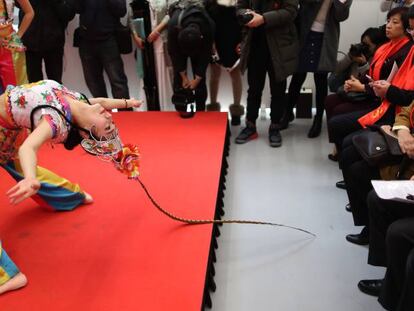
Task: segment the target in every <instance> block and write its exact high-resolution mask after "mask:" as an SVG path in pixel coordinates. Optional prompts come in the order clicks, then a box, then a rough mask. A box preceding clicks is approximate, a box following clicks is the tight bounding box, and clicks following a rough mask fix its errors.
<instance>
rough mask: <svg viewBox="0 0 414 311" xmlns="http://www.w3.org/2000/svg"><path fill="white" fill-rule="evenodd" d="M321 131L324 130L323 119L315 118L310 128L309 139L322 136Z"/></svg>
mask: <svg viewBox="0 0 414 311" xmlns="http://www.w3.org/2000/svg"><path fill="white" fill-rule="evenodd" d="M321 129H322V117H320V116H315V118H314V119H313V124H312V127H311V128H310V130H309V132H308V137H309V138H315V137H318V136H319V135H320V134H321Z"/></svg>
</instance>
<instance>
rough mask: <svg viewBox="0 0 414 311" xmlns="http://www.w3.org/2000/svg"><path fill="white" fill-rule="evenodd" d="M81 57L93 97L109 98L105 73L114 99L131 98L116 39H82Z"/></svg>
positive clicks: (87, 83)
mask: <svg viewBox="0 0 414 311" xmlns="http://www.w3.org/2000/svg"><path fill="white" fill-rule="evenodd" d="M79 56H80V59H81V61H82V68H83V75H84V77H85V81H86V85H87V86H88V88H89V91H90V92H91V93H92V96H93V97H108V93H107V91H106V86H105V81H104V77H103V71H104V70H105V72H106V74H107V75H108V78H109V82H110V84H111V91H112V97H114V98H129V90H128V79H127V77H126V75H125V71H124V63H123V62H122V58H121V54H120V53H119V49H118V45H117V43H116V40H115V37H113V36H111V37H110V38H108V39H107V40H104V41H89V40H85V39H81V42H80V44H79Z"/></svg>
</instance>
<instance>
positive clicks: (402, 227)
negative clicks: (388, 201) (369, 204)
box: [379, 218, 414, 310]
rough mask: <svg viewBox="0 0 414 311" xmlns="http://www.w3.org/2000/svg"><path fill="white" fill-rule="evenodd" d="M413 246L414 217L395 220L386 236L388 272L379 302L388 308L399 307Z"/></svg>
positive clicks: (394, 308)
mask: <svg viewBox="0 0 414 311" xmlns="http://www.w3.org/2000/svg"><path fill="white" fill-rule="evenodd" d="M413 248H414V218H405V219H400V220H397V221H395V222H393V223H392V224H391V225H390V226H389V228H388V231H387V236H386V250H387V272H386V274H385V279H384V284H383V288H382V290H381V294H380V297H379V302H380V303H381V305H382V306H383V307H384V308H386V309H387V310H396V309H397V306H398V303H399V300H400V297H401V293H402V291H403V286H404V283H405V272H406V266H407V259H408V257H409V255H410V252H411V251H412V250H413ZM403 310H404V309H403ZM406 310H409V309H406ZM410 310H412V309H410Z"/></svg>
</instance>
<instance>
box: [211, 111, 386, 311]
mask: <svg viewBox="0 0 414 311" xmlns="http://www.w3.org/2000/svg"><path fill="white" fill-rule="evenodd" d="M268 124H269V120H268V118H267V120H266V121H264V120H259V121H258V124H257V125H258V131H259V138H258V139H256V140H254V141H251V142H249V143H247V144H245V145H236V144H234V143H233V141H234V138H235V136H236V135H237V133H238V131H239V130H240V127H232V128H231V131H232V138H231V140H232V144H231V148H230V156H229V173H228V176H227V190H226V193H225V211H226V215H225V218H237V219H259V220H266V221H274V222H278V223H283V224H289V225H292V226H299V227H302V228H304V229H307V230H310V231H312V232H314V233H315V234H317V237H316V238H312V237H309V236H307V235H306V234H304V233H301V232H297V231H293V230H290V229H285V228H274V227H267V226H249V225H225V226H223V227H222V228H221V233H222V234H221V236H220V237H219V239H218V242H219V249H218V252H217V263H216V266H215V267H216V271H217V273H216V278H215V280H216V283H217V291H216V293H214V294H213V295H212V300H213V310H216V311H221V310H222V311H233V310H234V311H236V310H237V311H244V310H246V311H251V310H256V311H259V310H260V311H261V310H284V311H298V310H306V311H322V310H335V311H359V310H364V311H367V310H369V311H370V310H382V308H381V307H380V305H379V304H378V302H377V301H376V299H375V298H373V297H370V296H367V295H364V294H362V293H361V292H360V291H359V290H358V288H357V283H358V281H359V280H360V279H362V278H378V277H382V276H383V274H384V270H383V269H382V268H374V267H371V266H368V265H367V264H366V261H367V248H366V247H361V246H356V245H352V244H350V243H348V242H346V240H345V235H346V234H348V233H355V232H358V231H359V230H360V228H357V227H354V226H353V223H352V218H351V215H350V214H349V213H347V212H346V211H345V209H344V206H345V204H346V203H347V198H346V193H345V191H343V190H339V189H337V188H335V186H334V184H335V182H336V181H338V180H339V179H340V178H341V175H340V171H339V170H338V168H337V165H336V163H334V162H331V161H330V160H328V158H327V155H328V153H329V152H330V151H331V148H332V147H331V145H329V144H328V140H327V136H326V128H325V127H324V128H323V134H322V135H321V137H319V138H316V139H308V138H307V137H306V134H307V131H308V129H309V127H310V124H311V120H310V119H299V120H295V121H294V123H293V125H292V126H291V127H290V128H289V129H288V130H286V131H283V132H282V135H283V146H282V147H281V148H270V147H269V146H268V142H267V127H268Z"/></svg>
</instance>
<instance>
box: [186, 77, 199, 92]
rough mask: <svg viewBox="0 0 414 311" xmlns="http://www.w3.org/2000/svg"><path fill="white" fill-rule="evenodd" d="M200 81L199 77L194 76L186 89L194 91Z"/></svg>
mask: <svg viewBox="0 0 414 311" xmlns="http://www.w3.org/2000/svg"><path fill="white" fill-rule="evenodd" d="M201 79H202V78H201V77H198V76H196V78H195V79H193V80H191V81H190V82H189V85H188V88H189V89H191V90H195V89H196V88H197V86H198V84H199V83H200V81H201Z"/></svg>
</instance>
